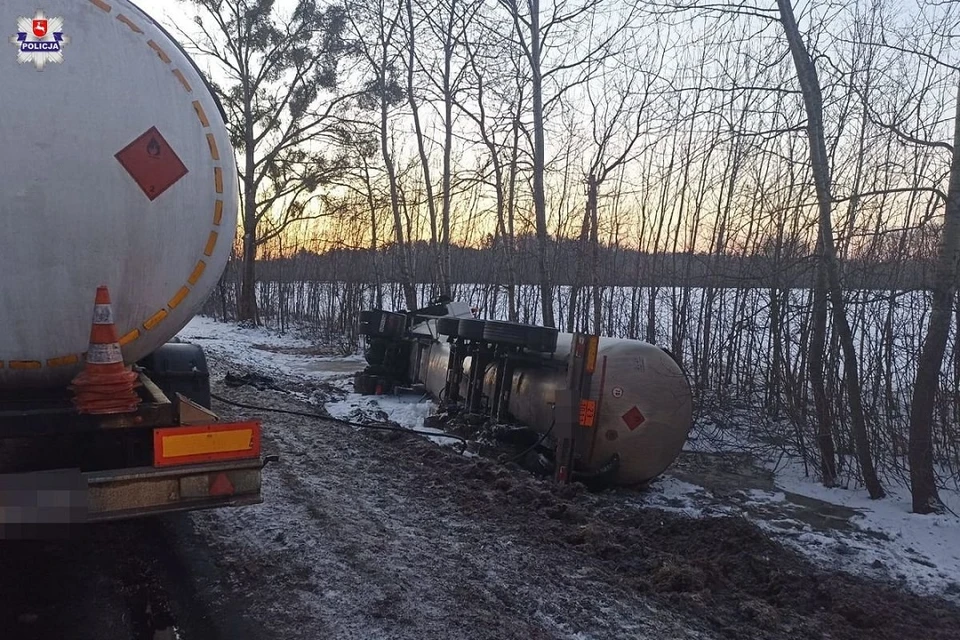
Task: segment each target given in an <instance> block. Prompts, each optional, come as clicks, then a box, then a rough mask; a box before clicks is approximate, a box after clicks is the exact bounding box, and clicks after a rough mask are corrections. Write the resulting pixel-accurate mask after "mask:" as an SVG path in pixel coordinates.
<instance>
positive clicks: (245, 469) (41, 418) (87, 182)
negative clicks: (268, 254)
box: [0, 0, 263, 530]
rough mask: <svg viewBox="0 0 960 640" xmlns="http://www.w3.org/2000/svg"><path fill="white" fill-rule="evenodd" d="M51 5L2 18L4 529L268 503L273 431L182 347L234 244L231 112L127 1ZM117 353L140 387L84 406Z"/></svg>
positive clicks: (22, 3) (23, 3)
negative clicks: (212, 406) (125, 397)
mask: <svg viewBox="0 0 960 640" xmlns="http://www.w3.org/2000/svg"><path fill="white" fill-rule="evenodd" d="M41 6H42V10H38V9H37V4H36V3H34V2H33V1H32V0H5V1H4V2H3V3H0V25H5V28H6V29H7V31H8V34H7V35H8V37H7V38H5V42H4V43H3V47H5V48H4V49H2V50H0V86H2V87H3V90H2V91H0V154H2V162H0V193H2V200H0V219H2V224H3V232H2V233H3V235H2V237H0V327H2V328H3V331H2V332H0V525H2V526H7V525H13V524H17V523H27V524H29V523H31V522H38V521H51V520H50V518H52V519H53V520H52V522H62V521H63V519H64V517H65V516H64V514H65V513H66V511H68V510H61V511H58V512H56V513H47V514H46V515H45V514H43V513H41V512H38V511H37V510H36V508H33V509H30V508H28V507H30V506H33V507H36V505H37V504H44V503H46V504H61V505H65V504H68V503H69V504H72V505H74V506H75V507H76V508H71V509H69V511H71V512H72V515H70V517H69V518H70V519H73V520H106V519H114V518H123V517H130V516H134V515H141V514H146V513H156V512H164V511H173V510H184V509H193V508H203V507H216V506H224V505H234V504H251V503H256V502H260V500H261V497H260V477H261V476H260V471H261V468H262V466H263V460H262V458H261V455H260V450H259V449H260V445H259V443H260V425H259V424H258V423H256V422H242V423H233V422H230V423H225V422H222V421H220V420H219V419H218V418H217V416H215V415H214V414H212V412H210V411H209V402H210V398H209V380H208V377H207V370H206V362H205V359H204V356H203V353H202V351H201V350H200V349H199V348H198V347H196V346H194V345H190V344H183V343H178V342H177V341H176V340H173V341H171V339H172V338H174V336H175V335H176V334H177V333H178V332H179V331H180V330H181V329H182V328H183V327H184V326H185V325H186V324H187V322H189V320H190V319H191V318H192V317H193V315H194V314H195V313H196V312H197V311H198V310H199V308H200V306H201V305H202V304H203V302H204V300H205V299H206V298H207V296H208V295H209V294H210V292H211V291H212V290H213V288H214V286H215V285H216V283H217V281H218V279H219V277H220V275H221V273H222V271H223V269H224V268H225V265H226V261H227V258H228V256H229V253H230V249H231V245H232V242H233V238H234V235H235V230H236V224H237V208H238V178H237V169H236V165H235V159H234V153H233V149H232V147H231V143H230V137H229V133H228V131H227V128H226V125H225V116H224V113H223V110H222V108H221V106H220V104H219V103H218V101H217V100H216V98H215V96H214V94H213V92H212V91H211V90H210V86H209V84H208V83H207V81H206V80H205V78H204V77H203V74H202V73H201V72H200V70H199V69H198V68H197V67H196V65H195V64H194V62H193V61H192V60H191V59H190V57H189V56H188V55H187V54H186V52H185V51H184V50H183V49H182V47H181V46H180V45H179V44H178V43H177V42H176V41H175V40H174V39H173V38H172V37H171V36H170V35H169V34H168V33H167V32H166V31H165V30H164V29H163V28H162V27H161V26H160V25H159V24H158V23H157V22H156V21H154V20H153V19H152V18H150V16H148V15H147V14H146V13H144V12H143V11H141V10H140V9H139V8H137V7H136V6H135V5H134V4H133V3H131V2H129V1H128V0H46V1H45V2H43V3H41ZM101 286H103V287H105V288H104V289H103V291H104V292H108V293H109V302H110V304H109V305H105V304H103V302H104V300H105V299H106V298H103V299H100V298H99V295H100V293H99V291H100V287H101ZM105 318H108V319H109V325H110V326H109V328H110V330H111V331H114V332H115V334H116V341H115V343H113V342H110V341H107V342H106V343H105V344H97V345H94V344H93V342H94V340H93V337H92V336H93V335H94V334H95V332H96V331H97V330H98V328H97V323H101V325H102V324H103V323H104V319H105ZM99 329H100V330H105V329H104V327H103V326H101V327H100V328H99ZM94 347H95V348H94ZM104 357H108V359H109V358H113V360H111V362H114V364H116V362H120V364H121V366H126V367H127V368H132V369H133V371H132V372H131V373H132V374H136V377H137V379H136V380H135V381H134V383H133V386H135V387H136V394H137V395H136V398H135V399H134V401H133V402H132V403H131V406H129V407H128V408H127V409H125V410H123V411H120V410H115V411H114V412H112V413H107V412H98V411H95V410H93V407H96V406H99V405H98V404H97V403H100V402H103V401H104V400H103V399H102V398H99V397H98V396H97V394H98V393H100V391H99V390H98V387H96V383H94V386H93V388H92V391H90V393H92V394H93V396H91V397H92V398H93V399H91V400H88V404H87V405H86V406H87V409H86V410H85V409H84V407H83V406H78V405H77V403H76V402H75V398H72V397H71V396H72V394H71V391H70V387H71V386H74V385H75V384H76V381H78V380H80V379H82V376H83V375H85V374H84V372H86V371H88V369H89V368H91V367H96V366H98V363H100V362H103V361H104V360H103V358H104ZM114 377H115V379H118V380H119V379H121V378H123V377H124V375H121V374H120V373H117V374H116V375H115V376H114ZM53 470H56V471H55V472H54V471H53ZM40 487H45V488H44V489H41V488H40ZM27 489H29V490H27ZM40 491H44V492H47V494H49V495H48V496H47V497H43V496H38V493H37V492H40ZM45 519H46V520H45ZM7 530H8V529H7Z"/></svg>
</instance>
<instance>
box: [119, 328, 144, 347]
mask: <svg viewBox="0 0 960 640" xmlns="http://www.w3.org/2000/svg"><path fill="white" fill-rule="evenodd" d="M139 337H140V329H134V330H133V331H131V332H129V333H128V334H126V335H125V336H123V337H122V338H120V340H118V342H119V344H120V346H121V347H125V346H127V345H128V344H130V343H131V342H133V341H134V340H136V339H137V338H139Z"/></svg>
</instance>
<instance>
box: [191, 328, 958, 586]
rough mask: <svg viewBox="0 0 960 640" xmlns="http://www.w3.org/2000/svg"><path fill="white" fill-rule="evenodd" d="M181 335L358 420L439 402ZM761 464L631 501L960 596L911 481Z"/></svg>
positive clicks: (268, 351) (414, 411) (323, 360)
mask: <svg viewBox="0 0 960 640" xmlns="http://www.w3.org/2000/svg"><path fill="white" fill-rule="evenodd" d="M179 337H180V338H182V339H184V340H188V341H191V342H196V343H198V344H200V345H202V346H203V347H204V348H205V349H206V350H207V351H209V352H210V353H212V354H215V355H217V356H219V357H221V358H223V359H225V360H228V361H232V362H236V363H242V364H243V365H246V366H249V367H253V368H255V369H256V370H257V372H258V373H260V374H262V375H268V376H276V377H278V378H280V379H301V380H313V381H323V382H326V383H329V384H331V385H333V386H334V387H337V388H339V389H340V390H341V391H342V393H341V394H340V395H339V396H338V397H339V399H337V400H335V401H332V402H328V403H326V405H325V408H326V410H327V411H328V412H329V413H330V415H332V416H334V417H340V418H348V419H356V418H358V417H361V416H374V415H382V414H380V412H383V413H385V414H386V415H387V416H388V417H389V419H390V420H392V421H395V422H397V423H399V424H401V425H403V426H406V427H408V428H417V429H422V428H423V423H424V419H425V418H426V417H427V416H428V415H430V412H431V411H432V409H433V405H432V403H430V402H429V401H428V400H427V399H424V398H412V399H410V398H390V397H378V398H369V397H363V396H359V395H357V394H354V393H352V392H351V389H352V385H351V384H350V383H351V380H352V375H353V373H354V372H356V371H358V370H360V369H362V368H363V366H364V363H363V360H362V358H361V357H359V356H356V355H353V356H347V357H336V356H321V355H316V351H315V350H314V349H313V347H314V345H313V344H312V343H311V342H310V341H309V340H305V339H302V338H299V337H296V336H289V335H285V336H279V335H274V334H271V333H270V332H268V331H265V330H262V329H239V328H237V327H236V326H235V325H229V324H223V323H218V322H215V321H212V320H210V319H208V318H199V317H198V318H195V319H194V320H193V321H191V322H190V324H189V325H188V326H187V327H186V328H184V330H183V331H182V332H181V333H180V334H179ZM438 433H439V432H438ZM431 439H433V440H434V441H435V442H445V443H449V442H450V441H449V440H448V439H446V438H431ZM704 449H705V447H704V446H703V444H702V442H698V441H697V440H692V441H691V443H690V444H689V446H688V448H687V453H689V454H690V455H692V456H696V455H697V454H698V453H703V450H704ZM712 449H713V450H712V451H710V453H711V454H713V455H718V454H719V455H720V456H722V455H723V452H722V451H720V452H717V451H716V449H717V447H712ZM757 463H758V464H759V465H760V466H764V465H765V466H766V467H767V468H768V470H769V472H770V478H771V481H770V482H769V483H764V482H760V483H754V482H745V483H744V484H742V485H740V486H737V485H736V476H734V480H733V483H734V484H733V486H731V485H730V484H729V482H728V483H727V484H726V485H724V486H722V487H721V488H718V486H717V485H716V484H715V483H712V482H699V481H698V480H697V479H696V478H697V475H696V474H690V473H680V472H679V471H678V470H676V469H671V470H669V471H668V472H667V473H666V474H665V475H664V477H663V478H661V479H660V480H658V481H657V482H655V483H653V485H652V486H651V488H650V489H649V490H647V491H645V492H643V493H641V494H630V495H628V496H627V501H628V502H631V501H632V502H634V503H635V504H636V505H637V506H638V507H656V508H660V509H664V510H669V511H675V512H681V513H684V514H686V515H689V516H690V517H696V518H706V517H712V516H718V515H726V516H729V515H742V516H744V517H747V518H748V519H750V520H751V521H753V522H755V523H756V524H757V525H758V526H760V527H761V528H762V529H764V530H765V531H767V532H769V534H770V535H771V536H773V537H775V538H776V539H778V540H781V541H782V542H784V543H785V544H787V545H789V546H791V547H793V548H795V549H798V550H799V551H801V552H802V553H804V554H805V555H807V556H808V557H810V558H812V559H813V560H815V561H817V562H819V563H821V564H823V565H824V566H826V567H830V568H839V569H842V570H845V571H849V572H851V573H856V574H862V575H867V576H871V577H878V578H883V579H892V580H894V581H897V582H899V583H901V584H902V585H903V586H905V587H907V588H909V589H911V590H913V591H916V592H918V593H926V594H932V595H945V596H947V597H950V598H951V599H954V600H960V517H958V516H956V515H952V514H950V515H943V516H920V515H915V514H912V513H910V496H909V491H908V490H907V489H906V488H905V487H898V486H895V485H891V484H889V483H888V486H887V487H886V488H887V490H888V493H889V496H888V497H887V498H885V499H883V500H879V501H873V500H870V499H869V498H868V497H867V495H866V492H865V491H864V490H854V489H827V488H824V487H822V486H821V485H819V484H818V483H817V482H816V481H815V480H814V479H812V478H808V477H806V476H805V475H804V472H803V468H802V466H801V465H799V464H796V463H793V462H790V461H787V462H786V463H785V462H784V461H783V460H779V461H774V460H769V461H766V460H762V459H759V460H757ZM691 478H692V479H691ZM941 498H942V499H943V500H944V502H945V503H946V504H947V506H948V507H949V508H950V509H951V510H952V511H953V512H954V513H960V495H958V493H956V492H943V493H942V494H941Z"/></svg>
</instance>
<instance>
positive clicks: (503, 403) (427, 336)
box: [356, 302, 693, 487]
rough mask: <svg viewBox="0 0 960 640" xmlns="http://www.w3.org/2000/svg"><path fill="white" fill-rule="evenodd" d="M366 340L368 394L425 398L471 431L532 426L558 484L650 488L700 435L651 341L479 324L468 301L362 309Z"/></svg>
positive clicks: (360, 386) (676, 373)
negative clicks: (407, 393) (693, 431)
mask: <svg viewBox="0 0 960 640" xmlns="http://www.w3.org/2000/svg"><path fill="white" fill-rule="evenodd" d="M360 333H361V334H362V335H364V336H365V339H366V342H367V348H366V354H365V355H366V360H367V363H368V366H367V367H366V368H365V369H364V370H363V371H362V372H361V373H359V374H358V375H357V377H356V391H357V392H358V393H362V394H382V393H390V392H394V391H402V390H405V389H407V390H411V391H415V392H424V391H426V392H428V393H429V394H430V395H432V396H433V397H434V398H435V399H436V400H437V401H438V402H439V403H440V405H441V408H442V409H443V410H444V412H446V413H447V414H448V415H450V414H453V415H457V416H460V417H461V418H462V419H463V421H464V422H466V423H471V424H475V425H485V426H486V427H495V426H502V425H511V424H512V425H517V426H522V427H525V428H526V429H527V430H529V431H531V432H532V433H533V434H536V439H535V441H534V443H533V445H532V446H530V447H529V448H528V450H533V449H535V448H536V449H538V450H539V452H540V453H539V456H538V459H539V461H540V464H541V465H543V464H544V462H546V463H547V466H546V467H544V468H543V470H544V471H549V472H552V473H553V474H554V475H555V476H556V477H557V478H558V479H560V480H578V481H582V482H584V483H585V484H587V485H588V486H597V487H604V486H609V485H636V484H642V483H645V482H648V481H650V480H652V479H653V478H655V477H656V476H658V475H660V474H661V473H662V472H663V471H664V470H666V469H667V467H669V466H670V464H672V463H673V461H674V460H675V459H676V458H677V456H678V455H679V454H680V451H681V449H682V448H683V445H684V443H685V442H686V439H687V436H688V434H689V431H690V428H691V425H692V413H693V397H692V391H691V387H690V383H689V380H688V379H687V377H686V374H685V373H684V370H683V368H682V367H681V366H680V365H679V364H678V363H677V362H676V361H675V359H674V358H673V356H672V355H671V354H670V353H669V352H667V351H666V350H664V349H661V348H659V347H657V346H654V345H652V344H649V343H646V342H641V341H638V340H624V339H615V338H608V337H598V336H584V335H580V334H569V333H560V332H558V331H557V330H556V329H551V328H548V327H541V326H535V325H525V324H518V323H512V322H501V321H492V320H481V319H478V318H476V317H475V316H474V314H473V311H472V310H471V308H470V307H469V305H467V304H465V303H461V302H438V303H436V304H433V305H431V306H430V307H427V308H424V309H419V310H416V311H414V312H409V313H398V312H390V311H383V310H373V311H364V312H363V314H362V315H361V323H360ZM498 431H499V433H501V434H512V435H515V434H516V431H515V430H510V429H502V428H501V429H499V430H498ZM524 444H526V443H524Z"/></svg>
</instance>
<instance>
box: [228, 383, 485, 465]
mask: <svg viewBox="0 0 960 640" xmlns="http://www.w3.org/2000/svg"><path fill="white" fill-rule="evenodd" d="M210 397H211V398H213V399H215V400H219V401H220V402H222V403H224V404H228V405H231V406H234V407H239V408H240V409H250V410H252V411H268V412H270V413H283V414H286V415H291V416H301V417H304V418H313V419H314V420H324V421H326V422H335V423H337V424H342V425H345V426H348V427H356V428H358V429H372V430H374V431H396V432H398V433H415V434H418V435H423V436H431V437H434V438H450V439H451V440H459V441H460V442H461V443H463V449H464V450H465V449H466V447H467V443H469V442H470V441H469V440H467V439H466V438H464V437H463V436H458V435H453V434H448V433H434V432H432V431H423V430H421V429H407V428H406V427H397V426H394V425H390V424H382V423H380V424H363V423H362V422H351V421H350V420H343V419H342V418H333V417H330V416H325V415H321V414H319V413H311V412H309V411H295V410H292V409H274V408H271V407H262V406H258V405H254V404H245V403H243V402H237V401H235V400H230V399H228V398H224V397H223V396H219V395H217V394H215V393H211V394H210ZM462 452H463V451H461V453H462Z"/></svg>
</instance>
